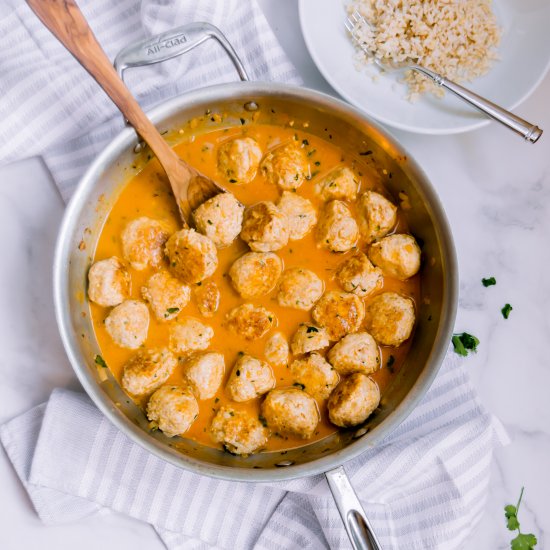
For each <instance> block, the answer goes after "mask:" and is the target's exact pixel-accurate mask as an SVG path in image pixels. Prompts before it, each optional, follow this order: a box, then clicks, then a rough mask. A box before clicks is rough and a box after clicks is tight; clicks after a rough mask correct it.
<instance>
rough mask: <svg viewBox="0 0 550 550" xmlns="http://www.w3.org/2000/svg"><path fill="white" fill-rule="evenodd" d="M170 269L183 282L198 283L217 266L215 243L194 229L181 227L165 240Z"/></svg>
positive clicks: (208, 275)
mask: <svg viewBox="0 0 550 550" xmlns="http://www.w3.org/2000/svg"><path fill="white" fill-rule="evenodd" d="M165 252H166V255H167V256H168V259H169V261H170V271H171V272H172V273H173V274H174V276H175V277H177V278H178V279H181V280H182V281H183V282H184V283H199V282H201V281H203V280H204V279H206V278H207V277H210V276H211V275H212V274H213V273H214V271H216V268H217V267H218V252H217V250H216V245H215V244H214V243H213V242H212V241H211V240H210V239H209V238H208V237H205V236H204V235H201V234H200V233H197V232H196V231H195V230H194V229H181V230H180V231H177V232H176V233H174V234H173V235H172V236H171V237H170V238H169V239H168V241H167V242H166V247H165Z"/></svg>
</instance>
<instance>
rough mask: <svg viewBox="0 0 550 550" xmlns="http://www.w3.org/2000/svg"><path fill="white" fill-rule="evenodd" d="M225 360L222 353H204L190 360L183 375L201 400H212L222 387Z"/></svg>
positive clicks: (185, 365)
mask: <svg viewBox="0 0 550 550" xmlns="http://www.w3.org/2000/svg"><path fill="white" fill-rule="evenodd" d="M224 371H225V360H224V357H223V355H222V354H221V353H214V352H208V353H202V354H200V355H194V356H191V358H189V359H188V360H187V361H186V362H185V364H184V366H183V375H184V376H185V378H186V379H187V381H188V382H189V383H190V384H191V387H192V388H193V391H194V392H195V395H196V396H197V397H198V398H199V399H211V398H212V397H214V395H215V394H216V392H217V391H218V389H219V387H220V386H221V383H222V379H223V373H224Z"/></svg>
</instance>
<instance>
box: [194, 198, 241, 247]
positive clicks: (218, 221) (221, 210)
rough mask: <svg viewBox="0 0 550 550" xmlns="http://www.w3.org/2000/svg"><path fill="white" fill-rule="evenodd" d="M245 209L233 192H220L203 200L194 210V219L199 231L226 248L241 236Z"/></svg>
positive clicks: (218, 245) (217, 244)
mask: <svg viewBox="0 0 550 550" xmlns="http://www.w3.org/2000/svg"><path fill="white" fill-rule="evenodd" d="M243 211H244V206H243V205H242V204H241V203H240V202H239V201H238V200H237V199H236V198H235V197H234V196H233V195H232V194H231V193H220V194H219V195H216V196H215V197H212V198H211V199H208V200H207V201H206V202H203V203H202V204H201V205H200V206H199V207H198V208H197V209H196V210H195V211H194V212H193V219H194V220H195V227H196V228H197V231H199V233H202V234H203V235H206V236H207V237H208V238H209V239H210V240H211V241H212V242H213V243H214V244H215V245H216V246H217V247H218V248H224V247H226V246H229V245H230V244H231V243H232V242H233V241H234V240H235V239H236V238H237V237H238V236H239V233H240V232H241V226H242V223H243Z"/></svg>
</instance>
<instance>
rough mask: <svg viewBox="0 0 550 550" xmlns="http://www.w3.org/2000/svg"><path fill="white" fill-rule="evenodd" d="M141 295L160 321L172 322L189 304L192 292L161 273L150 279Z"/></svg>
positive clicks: (179, 282) (163, 272)
mask: <svg viewBox="0 0 550 550" xmlns="http://www.w3.org/2000/svg"><path fill="white" fill-rule="evenodd" d="M141 295H142V297H143V299H144V300H145V301H146V302H149V305H150V306H151V309H152V310H153V313H154V314H155V317H156V318H157V319H158V320H159V321H170V320H172V319H174V317H177V316H178V314H179V313H180V312H181V310H182V309H183V308H184V307H185V306H186V305H187V304H188V303H189V299H190V297H191V290H190V288H189V287H188V286H187V285H186V284H184V283H182V282H181V281H180V280H179V279H175V278H174V277H172V276H171V275H170V274H169V273H167V272H166V271H159V272H158V273H155V274H154V275H151V277H149V279H148V280H147V283H146V285H145V286H144V287H142V288H141Z"/></svg>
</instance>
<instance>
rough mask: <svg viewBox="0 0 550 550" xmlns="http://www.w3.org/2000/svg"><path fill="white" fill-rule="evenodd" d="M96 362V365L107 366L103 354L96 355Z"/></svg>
mask: <svg viewBox="0 0 550 550" xmlns="http://www.w3.org/2000/svg"><path fill="white" fill-rule="evenodd" d="M94 363H95V364H96V365H99V366H100V367H103V368H104V369H106V368H107V363H105V359H103V357H101V355H96V356H95V358H94Z"/></svg>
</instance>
